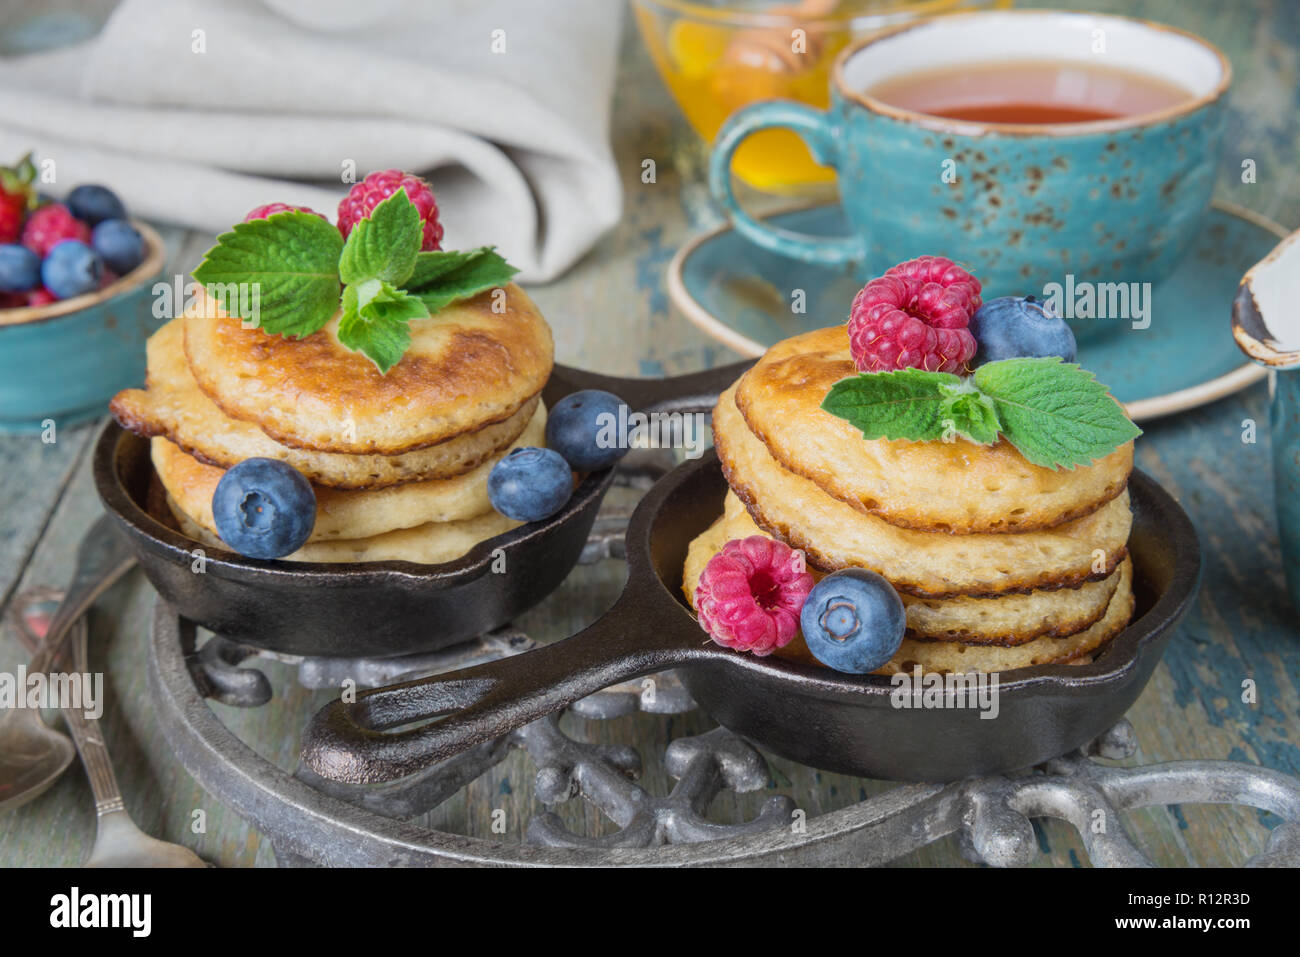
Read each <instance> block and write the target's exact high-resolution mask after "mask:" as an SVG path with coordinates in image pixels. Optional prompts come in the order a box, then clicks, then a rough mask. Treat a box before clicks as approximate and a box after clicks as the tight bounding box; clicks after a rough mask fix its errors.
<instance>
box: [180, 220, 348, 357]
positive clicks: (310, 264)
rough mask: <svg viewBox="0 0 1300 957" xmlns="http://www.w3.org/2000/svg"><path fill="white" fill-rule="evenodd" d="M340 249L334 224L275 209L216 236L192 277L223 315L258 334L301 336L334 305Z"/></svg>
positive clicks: (335, 308)
mask: <svg viewBox="0 0 1300 957" xmlns="http://www.w3.org/2000/svg"><path fill="white" fill-rule="evenodd" d="M342 248H343V237H342V236H341V235H340V234H339V231H338V229H337V228H336V227H334V226H332V225H331V224H330V223H327V222H326V221H325V220H323V219H321V218H320V217H319V216H314V215H312V214H311V213H302V212H298V211H296V210H295V211H291V212H283V213H276V214H274V215H272V216H270V217H268V218H267V219H255V220H253V221H252V222H249V223H237V224H236V225H235V226H234V228H233V229H232V230H231V231H230V232H228V233H222V234H221V235H220V236H218V237H217V244H216V245H215V246H213V247H212V248H211V249H209V250H208V251H207V254H206V255H204V257H203V262H201V263H200V264H199V265H198V268H196V269H195V270H194V278H195V280H197V281H198V282H201V283H203V286H204V288H205V289H206V290H207V292H208V294H209V295H210V296H212V297H213V298H214V299H215V300H216V301H217V302H218V303H220V304H221V307H222V308H223V309H224V310H225V311H226V312H227V313H229V314H231V315H237V316H239V317H240V318H241V319H243V320H244V321H245V322H246V323H250V324H252V325H254V326H256V327H257V328H259V329H261V330H262V331H263V332H267V333H271V334H273V335H283V336H294V337H300V336H307V335H311V334H312V333H313V332H315V331H316V330H317V329H320V328H321V327H322V326H323V325H325V323H327V322H329V320H330V318H331V317H333V315H334V313H335V312H337V311H338V308H339V270H338V262H339V253H340V251H341V250H342Z"/></svg>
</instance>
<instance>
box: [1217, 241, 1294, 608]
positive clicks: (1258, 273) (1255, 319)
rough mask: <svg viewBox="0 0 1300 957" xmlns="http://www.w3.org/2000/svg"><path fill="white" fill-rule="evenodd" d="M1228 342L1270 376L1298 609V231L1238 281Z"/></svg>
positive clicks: (1287, 550)
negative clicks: (1231, 340) (1234, 343)
mask: <svg viewBox="0 0 1300 957" xmlns="http://www.w3.org/2000/svg"><path fill="white" fill-rule="evenodd" d="M1232 337H1233V338H1234V339H1236V340H1237V345H1238V346H1239V347H1240V349H1241V351H1242V352H1244V353H1246V355H1248V356H1250V358H1251V359H1253V360H1254V361H1255V362H1257V363H1259V364H1260V365H1262V366H1264V367H1265V368H1267V369H1268V370H1269V371H1270V375H1269V413H1268V417H1269V434H1270V436H1271V437H1272V442H1273V485H1274V494H1275V495H1276V498H1277V524H1278V533H1279V534H1280V536H1281V539H1282V564H1283V568H1284V570H1285V572H1286V582H1287V589H1288V590H1289V591H1290V592H1291V603H1292V604H1293V605H1294V606H1295V607H1296V608H1298V609H1300V231H1297V232H1294V233H1292V234H1291V235H1290V236H1288V237H1287V238H1286V239H1284V240H1282V242H1280V243H1278V244H1277V246H1276V247H1275V248H1274V249H1273V251H1272V252H1271V253H1269V254H1268V255H1267V256H1265V257H1264V258H1263V259H1261V260H1260V261H1259V262H1257V263H1256V264H1255V265H1253V266H1251V267H1250V269H1248V270H1247V271H1246V275H1244V276H1243V277H1242V278H1241V285H1240V286H1239V287H1238V288H1237V295H1236V296H1235V297H1234V299H1233V302H1232Z"/></svg>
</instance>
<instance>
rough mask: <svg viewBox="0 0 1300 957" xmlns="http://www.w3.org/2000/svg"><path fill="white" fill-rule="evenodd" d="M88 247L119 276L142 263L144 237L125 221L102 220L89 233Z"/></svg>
mask: <svg viewBox="0 0 1300 957" xmlns="http://www.w3.org/2000/svg"><path fill="white" fill-rule="evenodd" d="M90 245H91V246H93V247H94V249H95V252H97V253H99V255H100V256H102V257H103V259H104V262H105V263H107V264H108V268H109V269H111V270H113V272H115V273H117V274H118V275H119V276H125V275H126V274H127V273H129V272H130V271H131V270H132V269H134V268H135V267H136V266H138V265H140V263H141V262H143V261H144V237H143V236H141V235H140V232H139V230H137V229H136V228H135V227H134V226H132V225H131V224H130V223H128V222H127V221H126V220H125V219H106V220H104V221H103V222H102V223H100V224H99V225H98V226H96V227H95V228H94V229H93V230H92V231H91V233H90Z"/></svg>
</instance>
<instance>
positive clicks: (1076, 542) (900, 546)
mask: <svg viewBox="0 0 1300 957" xmlns="http://www.w3.org/2000/svg"><path fill="white" fill-rule="evenodd" d="M732 395H733V391H732V390H728V391H727V392H724V393H723V394H722V396H721V397H720V398H719V400H718V405H717V408H716V409H714V413H713V434H714V444H715V446H716V447H717V451H718V457H719V459H720V460H721V462H722V469H723V473H724V475H725V476H726V478H727V483H728V484H729V485H730V486H731V488H732V491H733V492H734V493H735V497H737V498H739V499H740V500H741V501H742V502H743V503H744V507H746V508H747V509H748V511H749V513H750V515H751V516H752V517H753V519H754V521H755V522H756V523H757V525H758V526H759V527H760V528H761V529H763V530H764V531H765V532H767V533H768V534H771V535H773V536H775V537H777V538H780V539H781V540H782V541H784V542H785V543H786V544H788V545H790V546H791V547H792V548H801V549H803V550H804V551H805V552H806V553H807V556H808V563H809V564H810V565H811V566H813V567H815V568H818V569H820V570H821V571H835V570H837V569H840V568H850V567H859V568H869V569H871V570H873V571H877V572H879V573H880V574H882V575H884V576H885V577H886V578H888V579H889V580H890V582H892V583H893V585H894V587H895V588H897V589H898V590H899V591H900V592H905V593H907V594H910V595H915V596H917V597H921V598H953V597H956V596H958V595H972V596H977V597H993V596H996V595H1001V594H1007V593H1011V592H1027V591H1033V590H1035V589H1042V588H1061V587H1073V586H1076V585H1080V584H1083V583H1084V582H1089V581H1099V580H1101V579H1104V578H1108V577H1110V575H1111V573H1112V572H1113V571H1114V570H1115V568H1116V567H1117V566H1118V565H1119V563H1120V561H1122V560H1123V558H1124V556H1125V555H1126V554H1127V542H1128V534H1129V529H1130V527H1131V525H1132V515H1131V513H1130V511H1129V499H1128V492H1127V491H1126V490H1123V491H1121V494H1120V496H1119V497H1118V498H1115V499H1112V500H1111V501H1110V502H1108V503H1107V504H1106V505H1105V506H1103V507H1102V508H1101V509H1098V510H1096V511H1094V512H1092V513H1091V514H1090V515H1087V516H1085V517H1083V518H1079V519H1075V520H1073V521H1071V522H1067V523H1065V524H1062V525H1057V526H1055V527H1052V528H1046V529H1042V530H1039V531H1033V532H1025V533H1021V534H1007V533H1001V534H985V533H972V534H966V535H951V534H947V533H944V532H926V531H918V530H916V529H911V528H900V527H898V526H895V525H892V524H890V523H889V522H886V521H884V520H883V519H881V518H878V517H877V516H876V515H874V514H870V513H865V512H861V511H859V510H857V509H855V508H853V507H852V506H850V505H848V504H846V503H844V502H842V501H841V500H839V499H837V498H833V497H831V496H830V495H828V494H827V493H826V492H825V491H824V490H823V489H822V488H821V487H820V486H819V485H817V484H816V483H814V482H811V481H809V480H808V479H806V478H803V477H802V476H799V475H796V474H795V473H793V472H791V471H789V470H787V469H785V468H783V467H782V466H781V465H780V464H778V463H777V461H776V460H775V459H774V458H773V457H772V456H771V454H770V453H769V452H768V450H767V447H766V446H765V445H763V443H762V442H760V441H758V439H757V438H755V437H754V435H753V434H752V433H751V432H750V431H749V429H748V428H747V427H746V424H745V420H744V419H743V418H742V417H741V415H740V412H739V411H738V410H737V409H736V406H735V403H734V402H733V401H732ZM844 441H848V442H857V443H859V444H861V443H862V439H861V436H860V435H857V434H856V433H855V434H854V437H852V438H848V439H845V440H844ZM730 507H731V508H735V507H739V506H737V505H733V506H730Z"/></svg>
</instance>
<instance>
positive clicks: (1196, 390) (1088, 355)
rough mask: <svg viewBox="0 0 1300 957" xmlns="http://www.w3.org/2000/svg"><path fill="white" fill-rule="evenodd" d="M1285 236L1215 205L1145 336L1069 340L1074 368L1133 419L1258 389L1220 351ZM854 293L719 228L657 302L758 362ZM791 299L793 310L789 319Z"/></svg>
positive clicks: (816, 226)
mask: <svg viewBox="0 0 1300 957" xmlns="http://www.w3.org/2000/svg"><path fill="white" fill-rule="evenodd" d="M771 219H772V221H773V222H774V223H776V224H778V225H780V226H783V227H785V228H787V229H793V230H796V231H798V232H803V233H811V234H814V235H821V236H842V235H844V234H846V233H847V232H848V226H847V224H846V223H845V221H844V216H843V212H842V211H841V209H840V207H839V206H838V205H828V206H814V207H810V208H804V209H799V210H793V211H790V212H785V213H779V214H777V215H775V216H773V217H771ZM1286 235H1287V231H1286V230H1285V229H1283V228H1282V227H1281V226H1279V225H1277V224H1276V223H1273V222H1271V221H1269V220H1267V219H1264V218H1263V217H1261V216H1259V215H1257V214H1255V213H1252V212H1250V211H1249V210H1245V209H1242V208H1240V207H1237V206H1231V205H1228V204H1215V206H1214V208H1213V209H1211V210H1210V213H1209V215H1208V216H1207V218H1206V224H1205V228H1204V229H1203V230H1202V232H1201V235H1200V237H1199V238H1198V240H1197V242H1196V245H1195V246H1194V247H1193V249H1192V251H1191V252H1190V253H1189V254H1188V256H1187V258H1186V259H1185V260H1184V261H1183V263H1182V264H1181V265H1180V266H1179V267H1178V269H1177V270H1176V271H1175V272H1174V274H1173V275H1172V276H1170V277H1169V278H1168V279H1166V280H1165V281H1164V282H1163V283H1161V284H1159V285H1158V286H1156V287H1155V289H1154V290H1153V293H1152V299H1153V302H1152V304H1151V307H1150V315H1151V324H1150V326H1149V327H1148V328H1146V329H1134V328H1133V327H1132V323H1131V322H1129V321H1126V320H1108V322H1112V323H1113V324H1114V326H1115V328H1113V329H1109V330H1108V331H1106V332H1103V333H1098V334H1087V335H1082V336H1081V337H1080V341H1079V362H1080V363H1081V364H1082V365H1083V366H1085V367H1086V368H1088V369H1090V370H1091V371H1093V372H1094V373H1096V375H1097V378H1098V379H1099V380H1100V381H1102V382H1104V383H1106V384H1107V385H1108V386H1110V388H1111V391H1112V392H1113V393H1114V395H1115V397H1116V398H1118V399H1119V400H1120V401H1121V402H1123V403H1124V404H1125V406H1126V407H1127V408H1128V411H1129V414H1130V415H1132V416H1133V417H1134V418H1135V419H1138V420H1149V419H1154V418H1157V417H1159V416H1162V415H1170V414H1172V413H1174V412H1182V411H1184V410H1186V409H1191V408H1195V407H1196V406H1199V405H1205V404H1206V403H1208V402H1213V401H1215V400H1216V399H1220V398H1223V397H1224V396H1226V395H1231V394H1232V393H1234V392H1237V391H1239V390H1241V389H1244V388H1245V387H1246V386H1248V385H1250V384H1251V383H1252V382H1257V381H1259V380H1260V379H1261V378H1263V377H1264V376H1265V375H1266V374H1267V373H1266V371H1265V370H1264V369H1263V368H1261V367H1260V366H1257V365H1255V364H1253V363H1243V362H1242V355H1241V352H1240V350H1238V348H1237V346H1236V345H1235V343H1234V342H1233V340H1232V334H1231V331H1230V328H1229V315H1230V312H1231V308H1232V297H1233V295H1234V294H1235V293H1236V291H1237V285H1238V284H1239V283H1240V281H1241V277H1242V274H1243V273H1245V272H1246V270H1247V269H1249V268H1250V267H1251V266H1252V265H1253V264H1255V263H1256V262H1258V261H1259V260H1260V259H1262V258H1263V257H1264V256H1265V255H1267V254H1268V252H1269V251H1270V250H1271V249H1272V248H1273V247H1274V246H1276V245H1277V243H1278V240H1279V239H1281V238H1283V237H1285V236H1286ZM861 286H862V282H861V280H860V279H858V278H856V277H855V276H854V274H853V270H852V269H851V268H842V267H827V266H817V265H811V264H809V263H802V262H796V261H795V260H792V259H786V258H784V257H781V256H777V255H775V254H773V253H769V252H765V251H764V250H762V249H759V248H758V247H757V246H754V245H752V244H751V243H749V242H747V241H745V239H743V238H742V237H741V236H739V235H738V234H736V233H735V232H734V231H733V230H732V229H731V228H730V227H729V226H724V227H722V228H721V229H718V230H715V231H713V232H711V233H707V234H705V235H703V236H699V237H697V238H696V239H693V240H691V241H690V242H689V243H687V244H686V245H685V246H683V247H682V248H681V249H680V250H679V251H678V253H677V255H676V256H675V257H674V258H673V261H672V263H671V265H670V266H669V267H668V291H669V294H670V296H671V297H672V299H673V302H674V303H675V304H676V305H677V307H678V308H679V309H680V310H681V311H682V312H683V313H685V314H686V316H687V318H688V319H690V320H691V322H693V323H695V325H697V326H699V327H700V328H701V329H702V330H704V332H706V333H707V334H708V335H710V336H712V337H713V338H714V339H717V340H718V341H719V342H721V343H723V344H724V345H726V346H729V347H730V348H732V349H735V350H736V351H737V352H739V353H740V354H741V355H744V356H759V355H762V354H763V352H764V351H766V349H767V347H768V346H770V345H772V344H773V343H775V342H778V341H780V340H782V339H787V338H789V337H790V336H794V335H798V334H799V333H801V332H807V331H809V330H810V329H817V328H821V327H823V326H829V325H834V324H835V323H837V322H843V321H844V320H845V319H846V318H847V317H848V310H849V303H850V302H852V301H853V296H854V295H855V294H856V293H857V291H858V289H859V288H861ZM800 291H802V294H803V296H802V305H803V310H802V312H796V311H795V309H796V307H797V306H798V305H799V304H800V303H799V299H800V296H799V293H800ZM1026 292H1039V293H1041V290H1026ZM1094 322H1095V320H1094Z"/></svg>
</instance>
